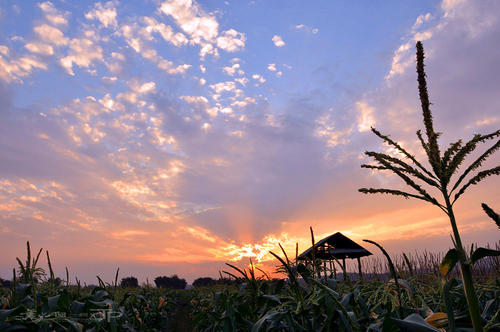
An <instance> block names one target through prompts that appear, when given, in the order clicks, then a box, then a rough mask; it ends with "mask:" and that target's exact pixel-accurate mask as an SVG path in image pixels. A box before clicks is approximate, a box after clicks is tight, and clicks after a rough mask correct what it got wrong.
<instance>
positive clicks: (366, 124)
mask: <svg viewBox="0 0 500 332" xmlns="http://www.w3.org/2000/svg"><path fill="white" fill-rule="evenodd" d="M356 110H357V112H358V131H359V132H365V131H369V130H370V128H371V127H375V118H374V114H373V113H374V112H375V108H374V107H371V106H370V105H368V103H366V102H365V101H358V102H357V103H356Z"/></svg>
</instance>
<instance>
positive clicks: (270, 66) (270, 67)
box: [267, 63, 276, 71]
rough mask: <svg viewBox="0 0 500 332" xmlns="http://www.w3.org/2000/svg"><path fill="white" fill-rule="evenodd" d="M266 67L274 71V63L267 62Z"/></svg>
mask: <svg viewBox="0 0 500 332" xmlns="http://www.w3.org/2000/svg"><path fill="white" fill-rule="evenodd" d="M267 69H268V70H270V71H276V64H275V63H270V64H268V65H267Z"/></svg>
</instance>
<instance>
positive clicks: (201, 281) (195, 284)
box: [193, 277, 217, 287]
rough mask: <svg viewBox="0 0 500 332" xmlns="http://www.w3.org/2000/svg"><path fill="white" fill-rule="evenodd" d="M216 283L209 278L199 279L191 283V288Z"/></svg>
mask: <svg viewBox="0 0 500 332" xmlns="http://www.w3.org/2000/svg"><path fill="white" fill-rule="evenodd" d="M216 283H217V280H215V279H213V278H210V277H201V278H198V279H196V280H195V281H193V287H207V286H213V285H215V284H216Z"/></svg>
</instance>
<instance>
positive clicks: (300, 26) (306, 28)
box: [295, 24, 319, 35]
mask: <svg viewBox="0 0 500 332" xmlns="http://www.w3.org/2000/svg"><path fill="white" fill-rule="evenodd" d="M295 29H297V30H303V31H307V32H310V33H312V34H313V35H315V34H317V33H318V32H319V29H317V28H311V27H309V26H307V25H305V24H297V25H296V26H295Z"/></svg>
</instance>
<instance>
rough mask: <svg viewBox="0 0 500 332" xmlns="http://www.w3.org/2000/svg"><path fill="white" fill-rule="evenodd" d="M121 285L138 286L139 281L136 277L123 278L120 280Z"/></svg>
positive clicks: (123, 286) (125, 286)
mask: <svg viewBox="0 0 500 332" xmlns="http://www.w3.org/2000/svg"><path fill="white" fill-rule="evenodd" d="M120 287H122V288H138V287H139V282H138V281H137V278H136V277H126V278H122V281H121V282H120Z"/></svg>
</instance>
